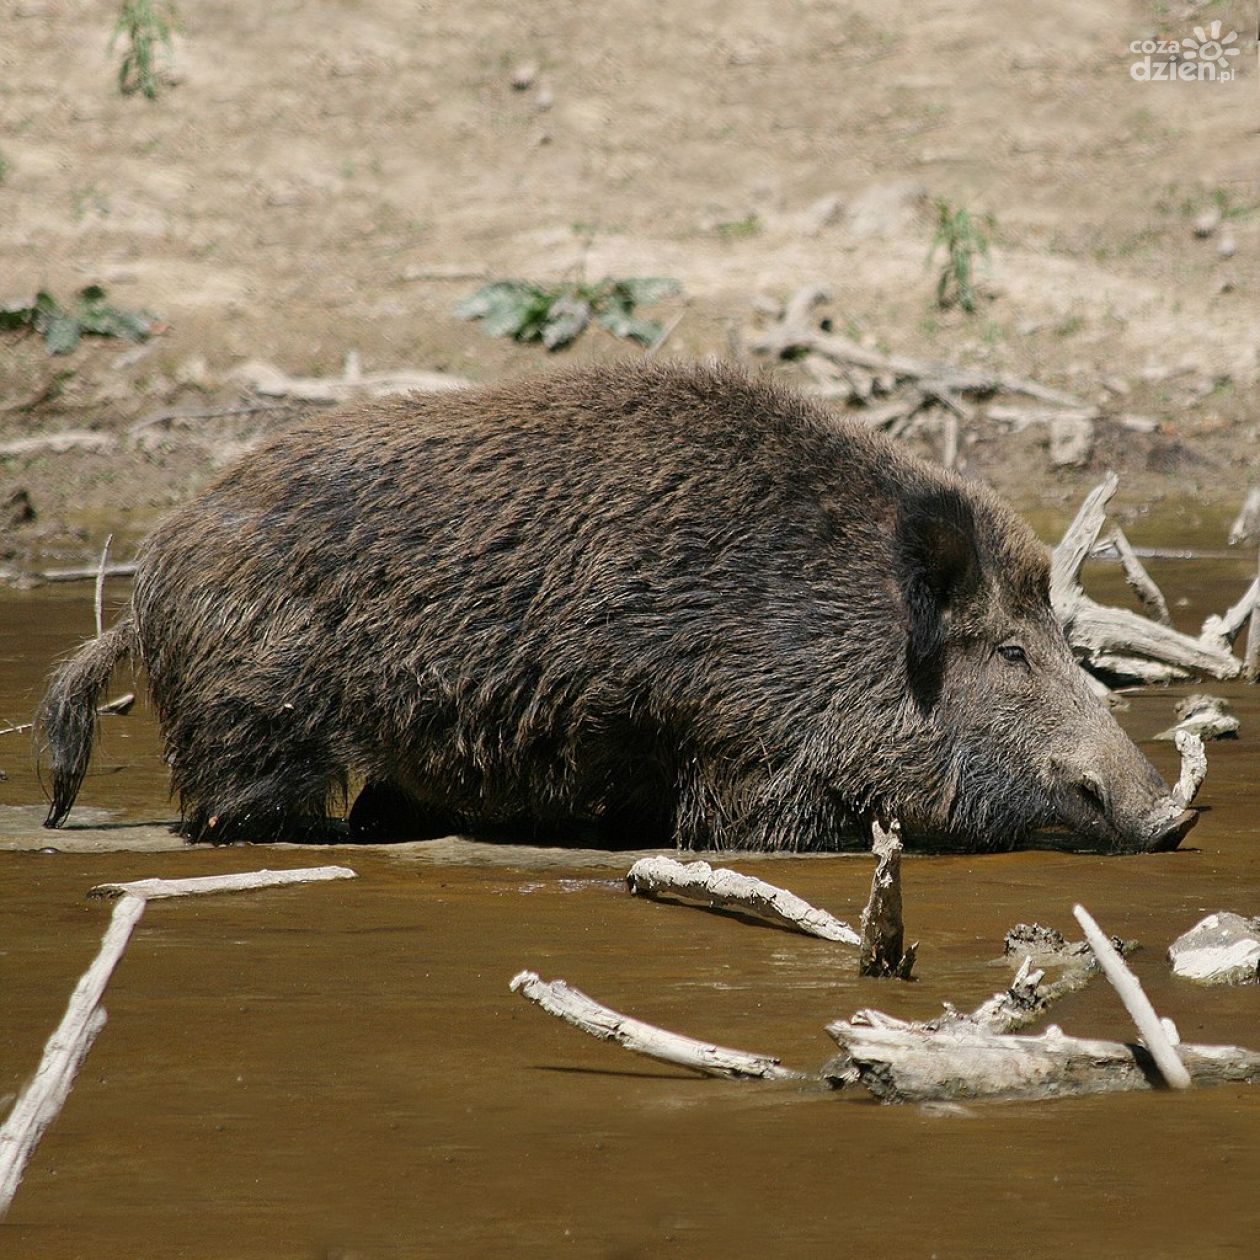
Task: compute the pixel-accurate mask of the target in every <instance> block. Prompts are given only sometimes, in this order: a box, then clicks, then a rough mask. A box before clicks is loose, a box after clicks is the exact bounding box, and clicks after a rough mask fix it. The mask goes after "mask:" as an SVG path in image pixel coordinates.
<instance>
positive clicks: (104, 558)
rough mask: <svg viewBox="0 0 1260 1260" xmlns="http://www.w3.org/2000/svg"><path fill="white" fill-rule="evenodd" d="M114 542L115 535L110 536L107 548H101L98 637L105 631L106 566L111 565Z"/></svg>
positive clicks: (106, 542) (97, 573)
mask: <svg viewBox="0 0 1260 1260" xmlns="http://www.w3.org/2000/svg"><path fill="white" fill-rule="evenodd" d="M113 541H114V535H113V534H109V535H107V536H106V538H105V546H104V547H102V548H101V563H100V567H99V568H98V569H97V571H96V637H97V638H98V639H99V638H100V637H101V633H102V631H103V630H104V629H105V623H104V619H103V617H104V607H105V566H106V565H107V564H108V563H109V545H110V543H112V542H113Z"/></svg>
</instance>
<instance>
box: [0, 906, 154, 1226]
mask: <svg viewBox="0 0 1260 1260" xmlns="http://www.w3.org/2000/svg"><path fill="white" fill-rule="evenodd" d="M142 914H144V898H143V897H124V898H123V899H122V900H121V901H120V902H119V903H118V904H117V905H116V906H115V907H114V913H113V916H112V917H111V918H110V921H109V927H108V928H106V930H105V935H104V937H103V938H102V940H101V948H100V952H99V953H98V954H97V955H96V958H95V960H94V961H93V962H92V965H91V966H90V967H89V968H88V969H87V971H85V972H84V973H83V976H82V978H81V979H80V980H79V983H78V984H77V985H76V986H75V989H74V992H73V993H72V994H71V995H70V1004H69V1006H67V1007H66V1013H65V1015H64V1016H62V1020H61V1023H60V1024H58V1025H57V1028H56V1031H55V1032H54V1033H53V1035H52V1036H51V1037H49V1038H48V1043H47V1045H45V1047H44V1057H43V1059H41V1060H40V1064H39V1068H38V1070H37V1071H36V1073H35V1076H34V1079H33V1080H32V1081H31V1082H30V1084H28V1085H27V1087H26V1088H25V1089H24V1090H23V1091H22V1093H21V1096H20V1097H19V1098H18V1100H17V1102H16V1103H14V1105H13V1110H12V1111H10V1112H9V1115H8V1118H7V1119H6V1120H5V1122H4V1126H3V1128H0V1217H3V1216H4V1214H5V1213H6V1212H7V1211H8V1210H9V1204H10V1203H11V1202H12V1201H13V1196H14V1194H16V1193H17V1188H18V1185H19V1184H20V1182H21V1180H22V1173H23V1172H24V1171H25V1169H26V1164H27V1161H28V1160H29V1159H30V1157H31V1155H32V1154H33V1153H34V1151H35V1148H36V1146H38V1145H39V1140H40V1138H41V1137H43V1135H44V1130H45V1129H47V1128H48V1126H49V1125H50V1124H51V1123H52V1122H53V1121H54V1120H55V1119H56V1118H57V1113H58V1112H59V1111H60V1110H61V1108H62V1106H63V1105H64V1103H65V1101H66V1099H67V1098H68V1097H69V1095H70V1087H71V1086H72V1085H73V1084H74V1078H75V1074H76V1073H77V1072H78V1070H79V1066H80V1064H81V1063H82V1062H83V1060H84V1058H85V1056H86V1055H87V1052H88V1050H89V1049H90V1048H91V1046H92V1042H93V1041H94V1040H95V1039H96V1034H97V1033H98V1032H100V1030H101V1028H102V1026H103V1025H104V1023H105V1012H104V1011H103V1010H102V1009H101V1006H100V1002H101V998H102V997H103V996H104V993H105V986H106V985H107V984H108V983H109V978H110V976H111V975H113V972H114V968H115V967H116V966H117V965H118V960H119V959H120V958H121V957H122V956H123V951H124V950H125V949H126V948H127V942H128V941H129V940H130V939H131V929H132V928H134V927H135V925H136V924H137V923H138V922H139V920H140V916H141V915H142Z"/></svg>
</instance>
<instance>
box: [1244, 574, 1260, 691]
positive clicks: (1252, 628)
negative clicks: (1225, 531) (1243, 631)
mask: <svg viewBox="0 0 1260 1260" xmlns="http://www.w3.org/2000/svg"><path fill="white" fill-rule="evenodd" d="M1256 563H1257V568H1260V559H1257V562H1256ZM1256 590H1257V593H1256V595H1254V596H1253V597H1252V600H1251V624H1250V625H1249V626H1248V627H1247V650H1246V652H1245V653H1244V654H1243V677H1244V678H1245V679H1246V680H1247V681H1248V682H1249V683H1255V682H1260V572H1258V573H1257V574H1256Z"/></svg>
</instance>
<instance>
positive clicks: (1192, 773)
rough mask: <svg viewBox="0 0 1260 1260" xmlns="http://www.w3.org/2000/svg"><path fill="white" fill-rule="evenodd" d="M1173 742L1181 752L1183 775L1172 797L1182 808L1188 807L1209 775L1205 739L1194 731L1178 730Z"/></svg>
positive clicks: (1178, 780)
mask: <svg viewBox="0 0 1260 1260" xmlns="http://www.w3.org/2000/svg"><path fill="white" fill-rule="evenodd" d="M1173 742H1174V743H1175V744H1176V745H1177V751H1178V752H1179V753H1180V754H1181V775H1180V777H1179V778H1178V779H1177V783H1176V786H1175V787H1174V788H1173V790H1172V797H1173V800H1174V801H1176V802H1177V804H1178V805H1179V806H1180V807H1181V808H1182V809H1187V808H1188V807H1189V805H1190V803H1191V801H1193V800H1194V798H1195V797H1196V796H1197V795H1198V794H1199V788H1201V787H1202V786H1203V779H1204V777H1205V776H1206V775H1207V752H1206V751H1205V750H1204V747H1203V740H1202V739H1201V738H1200V737H1199V736H1198V735H1196V734H1195V733H1194V732H1193V731H1178V732H1177V734H1176V735H1174V736H1173Z"/></svg>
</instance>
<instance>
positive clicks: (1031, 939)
mask: <svg viewBox="0 0 1260 1260" xmlns="http://www.w3.org/2000/svg"><path fill="white" fill-rule="evenodd" d="M1076 914H1077V918H1078V921H1079V922H1080V923H1081V926H1082V928H1083V929H1084V931H1085V933H1086V939H1087V941H1088V945H1089V953H1090V954H1091V955H1092V957H1088V956H1087V955H1086V954H1085V952H1084V948H1083V947H1082V946H1081V945H1066V944H1064V943H1063V942H1062V938H1061V937H1058V934H1057V933H1049V932H1047V930H1046V929H1044V928H1039V927H1035V926H1034V927H1033V928H1024V927H1020V928H1016V929H1015V930H1014V931H1013V932H1012V933H1010V934H1008V937H1007V948H1008V950H1009V951H1014V950H1020V949H1025V948H1027V949H1028V954H1027V956H1025V958H1024V961H1023V964H1022V965H1021V967H1020V969H1019V972H1018V974H1017V975H1016V977H1015V980H1014V982H1013V983H1012V984H1011V986H1010V988H1009V989H1008V990H1007V991H1006V992H1005V993H998V994H995V995H994V996H993V997H992V998H990V999H989V1000H988V1001H987V1002H984V1003H982V1004H981V1005H980V1006H979V1007H978V1008H977V1009H976V1010H975V1011H973V1012H971V1013H970V1014H961V1013H959V1012H957V1011H954V1010H952V1009H947V1010H946V1012H945V1014H943V1015H941V1016H938V1017H937V1018H936V1019H934V1020H930V1021H927V1022H923V1023H910V1022H908V1021H905V1020H900V1019H896V1018H894V1017H893V1016H891V1015H886V1014H884V1013H883V1012H880V1011H871V1010H865V1011H859V1012H858V1013H857V1014H856V1015H854V1017H853V1018H852V1019H851V1020H840V1021H837V1022H836V1023H834V1024H832V1025H830V1026H829V1027H828V1029H827V1031H828V1032H829V1033H830V1034H831V1035H832V1037H834V1038H835V1040H836V1042H837V1043H838V1044H839V1046H840V1048H841V1051H842V1053H841V1055H840V1057H839V1058H837V1059H835V1060H833V1061H832V1062H831V1063H830V1064H828V1065H827V1066H826V1067H825V1068H824V1069H823V1076H824V1079H826V1080H827V1081H828V1082H829V1083H831V1084H833V1085H837V1086H846V1085H852V1084H855V1083H860V1084H862V1085H864V1086H865V1087H866V1088H867V1089H869V1090H870V1091H871V1093H873V1094H874V1095H875V1096H876V1097H877V1098H879V1099H881V1100H882V1101H885V1102H925V1101H939V1100H959V1099H1048V1098H1066V1097H1072V1096H1074V1095H1080V1094H1093V1093H1106V1092H1110V1091H1115V1090H1132V1089H1151V1088H1159V1087H1161V1086H1165V1085H1170V1086H1173V1087H1174V1088H1186V1087H1188V1086H1189V1085H1191V1084H1195V1085H1209V1084H1218V1083H1222V1082H1228V1081H1234V1082H1246V1083H1250V1082H1253V1081H1257V1080H1260V1053H1257V1052H1255V1051H1252V1050H1246V1049H1242V1048H1240V1047H1236V1046H1184V1045H1177V1046H1174V1044H1173V1038H1174V1037H1175V1030H1172V1032H1171V1034H1170V1031H1169V1029H1170V1027H1171V1026H1170V1025H1168V1024H1167V1023H1166V1022H1165V1021H1161V1020H1160V1019H1159V1017H1158V1016H1157V1015H1156V1014H1155V1012H1154V1011H1153V1010H1152V1009H1151V1006H1150V1003H1149V1002H1148V1001H1147V1000H1146V997H1145V995H1144V994H1143V993H1142V990H1141V986H1140V984H1138V981H1137V978H1136V977H1135V976H1134V975H1133V973H1132V972H1130V971H1129V969H1128V967H1127V966H1125V964H1124V962H1123V960H1122V959H1121V957H1120V950H1119V949H1117V948H1116V943H1115V942H1113V941H1111V940H1108V938H1107V937H1105V936H1104V935H1103V933H1102V932H1101V930H1100V929H1099V928H1098V925H1097V924H1096V923H1095V922H1094V920H1093V919H1092V917H1091V916H1090V915H1089V914H1088V912H1086V911H1084V910H1082V909H1081V907H1079V906H1078V907H1076ZM1047 938H1048V939H1049V943H1050V945H1051V946H1052V948H1050V949H1049V950H1047V949H1046V948H1045V943H1046V940H1047ZM1056 941H1057V944H1056ZM1035 958H1041V959H1045V960H1047V961H1065V962H1066V963H1067V964H1068V968H1067V971H1066V973H1065V975H1064V977H1063V978H1062V980H1061V981H1059V982H1057V985H1051V986H1046V985H1043V984H1042V976H1043V973H1042V972H1041V971H1034V970H1033V965H1034V959H1035ZM1099 968H1101V969H1102V971H1103V972H1104V973H1105V974H1106V975H1107V976H1108V978H1109V979H1111V980H1112V982H1113V984H1115V985H1116V986H1117V992H1119V993H1120V994H1121V997H1122V1000H1123V1001H1124V1003H1125V1006H1126V1009H1128V1010H1129V1012H1130V1014H1131V1015H1133V1016H1134V1018H1135V1020H1137V1021H1138V1022H1139V1025H1140V1028H1141V1031H1142V1034H1143V1037H1144V1039H1145V1042H1146V1044H1145V1045H1128V1044H1125V1043H1122V1042H1111V1041H1096V1040H1085V1039H1081V1038H1076V1037H1068V1036H1066V1035H1065V1034H1064V1033H1063V1032H1062V1030H1061V1029H1059V1028H1055V1027H1051V1028H1049V1029H1047V1031H1046V1032H1045V1033H1043V1034H1042V1035H1041V1036H1038V1037H1025V1036H1012V1035H1011V1033H1012V1032H1013V1031H1014V1030H1015V1029H1018V1028H1020V1027H1023V1026H1025V1025H1026V1024H1027V1023H1029V1022H1031V1020H1032V1019H1035V1018H1037V1017H1039V1016H1040V1015H1041V1014H1042V1013H1044V1011H1045V1010H1046V1008H1047V1007H1048V1005H1049V1004H1050V1001H1052V1000H1053V998H1054V997H1055V996H1062V995H1063V993H1065V992H1071V991H1072V990H1073V989H1075V988H1079V987H1080V986H1081V984H1083V983H1085V982H1087V981H1088V979H1089V978H1090V977H1091V976H1092V975H1093V974H1096V972H1097V970H1098V969H1099ZM1056 990H1057V991H1056Z"/></svg>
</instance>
